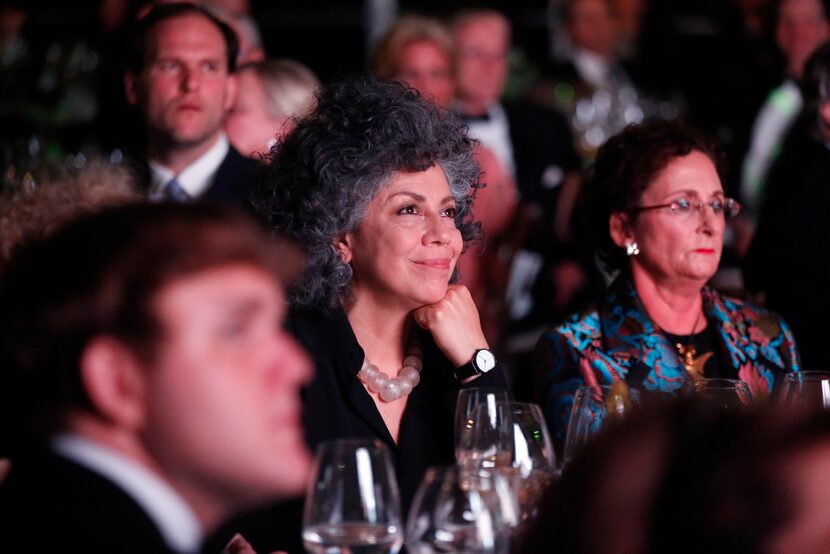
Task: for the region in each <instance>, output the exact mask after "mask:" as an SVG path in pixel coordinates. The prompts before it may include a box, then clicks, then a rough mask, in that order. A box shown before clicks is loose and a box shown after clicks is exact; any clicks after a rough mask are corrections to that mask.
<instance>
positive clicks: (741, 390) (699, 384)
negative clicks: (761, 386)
mask: <svg viewBox="0 0 830 554" xmlns="http://www.w3.org/2000/svg"><path fill="white" fill-rule="evenodd" d="M691 389H692V391H693V392H694V393H695V394H696V395H697V397H698V398H699V399H701V400H703V401H704V402H706V403H707V404H708V405H711V406H712V407H713V408H716V409H718V410H726V411H735V410H749V409H751V408H752V407H753V406H754V400H753V398H752V393H751V392H750V390H749V385H747V384H746V383H744V382H743V381H740V380H738V379H718V378H713V379H695V380H693V381H692V382H691Z"/></svg>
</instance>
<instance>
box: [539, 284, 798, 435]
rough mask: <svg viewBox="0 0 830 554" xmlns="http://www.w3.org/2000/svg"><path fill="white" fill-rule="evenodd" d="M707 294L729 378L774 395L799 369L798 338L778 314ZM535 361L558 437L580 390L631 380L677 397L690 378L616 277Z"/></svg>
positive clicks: (547, 340) (542, 343)
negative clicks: (785, 378) (781, 382)
mask: <svg viewBox="0 0 830 554" xmlns="http://www.w3.org/2000/svg"><path fill="white" fill-rule="evenodd" d="M702 294H703V306H704V312H705V314H706V319H707V321H708V324H709V325H710V326H714V327H713V330H714V331H715V332H714V336H715V337H716V339H715V340H716V342H718V343H719V344H718V346H719V347H720V348H719V351H720V354H721V356H720V358H719V360H720V363H721V364H725V365H727V366H731V370H732V371H731V372H728V373H731V375H729V376H730V377H732V378H736V379H741V380H742V381H745V382H746V383H747V384H748V385H749V388H750V390H751V391H752V393H753V396H755V397H756V398H757V397H759V396H768V395H769V394H770V393H771V391H772V390H773V387H774V385H775V383H776V382H777V381H778V380H779V379H780V377H781V376H782V375H783V374H785V373H787V372H790V371H798V370H799V357H798V351H797V350H796V345H795V339H794V338H793V334H792V331H790V328H789V327H788V326H787V324H786V323H785V322H784V321H783V320H782V319H781V318H780V317H778V316H777V315H775V314H774V313H772V312H769V311H767V310H764V309H761V308H757V307H755V306H752V305H751V304H746V303H744V302H741V301H739V300H735V299H731V298H726V297H723V296H721V295H720V294H718V293H717V292H715V291H714V290H713V289H710V288H704V289H703V291H702ZM534 360H535V361H534V374H535V379H536V386H535V390H536V392H537V395H538V401H539V402H540V404H541V405H542V407H543V410H544V412H545V417H546V419H547V420H548V425H550V427H551V430H552V431H553V432H554V434H555V435H556V436H557V438H558V439H560V440H561V439H562V438H564V435H565V430H566V428H567V423H568V418H569V416H570V409H571V406H572V404H573V397H574V393H575V392H576V389H577V388H578V387H579V386H581V385H585V384H600V385H602V384H610V383H612V382H614V381H625V382H626V383H627V384H628V386H629V387H632V388H637V389H641V390H644V391H655V392H662V393H670V394H676V393H677V392H679V391H680V389H682V388H683V386H684V385H685V384H686V382H687V381H688V379H689V376H688V373H687V372H686V369H685V368H684V367H683V364H682V363H681V360H680V357H679V356H678V354H677V351H676V349H675V348H674V346H673V345H672V343H671V342H670V341H669V339H668V338H667V337H666V335H665V334H664V333H663V331H662V330H660V328H659V327H657V325H656V324H655V323H654V322H653V321H652V320H651V318H650V317H649V315H648V314H647V313H646V311H645V308H644V307H643V305H642V303H641V302H640V300H639V298H638V296H637V292H636V291H635V290H634V287H633V285H632V284H631V282H630V281H629V280H628V279H626V278H620V279H617V280H616V281H615V282H614V284H612V286H611V287H610V289H609V291H608V292H607V293H606V295H605V297H604V298H603V299H602V300H601V301H600V302H599V303H598V304H597V305H596V306H594V307H592V308H589V309H588V310H587V311H585V312H583V313H581V314H576V315H573V316H571V317H570V318H568V319H567V321H565V323H563V324H561V325H559V326H558V327H555V328H552V329H549V330H548V331H546V332H545V333H544V334H543V335H542V337H541V338H540V339H539V342H538V344H537V345H536V352H535V356H534Z"/></svg>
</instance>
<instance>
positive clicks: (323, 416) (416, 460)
mask: <svg viewBox="0 0 830 554" xmlns="http://www.w3.org/2000/svg"><path fill="white" fill-rule="evenodd" d="M287 327H288V329H289V330H290V331H291V332H292V334H294V336H295V337H296V338H297V340H298V341H299V342H300V344H302V346H303V347H304V348H305V349H306V351H307V352H308V353H309V354H310V356H311V357H312V359H313V361H314V363H315V366H316V371H315V374H314V377H313V378H312V381H311V382H310V383H309V385H308V386H307V387H306V388H305V390H304V391H303V426H304V431H305V437H306V441H307V442H308V445H309V447H310V448H311V449H312V450H313V449H315V448H316V447H317V445H318V444H320V443H321V442H323V441H327V440H333V439H339V438H367V439H377V440H380V441H381V442H383V443H384V444H386V446H387V447H388V448H389V450H390V452H391V454H392V459H393V463H394V465H395V469H396V472H397V478H398V485H399V487H400V492H401V506H402V509H403V512H404V514H403V515H404V518H405V517H406V513H407V512H408V510H409V506H410V504H411V503H412V499H413V497H414V496H415V491H416V490H417V488H418V485H419V484H420V482H421V479H422V478H423V476H424V473H425V472H426V470H427V468H429V467H430V466H433V465H446V464H452V463H453V462H454V459H455V456H454V441H453V417H454V413H455V402H456V397H457V395H458V391H459V390H460V389H462V388H470V387H495V388H502V389H505V390H507V389H508V385H507V380H506V378H505V375H504V372H503V370H502V367H501V365H500V364H496V367H495V368H494V369H493V370H491V371H489V372H488V373H486V374H484V375H482V376H481V377H479V378H478V379H475V380H473V381H472V382H470V383H467V384H460V383H459V382H458V381H457V380H456V379H455V377H454V376H453V369H454V368H453V366H452V364H451V363H450V361H449V360H448V359H447V358H446V357H445V356H444V354H443V353H442V352H441V351H440V350H439V349H438V347H437V346H436V345H435V342H434V341H433V340H432V336H431V335H430V334H429V333H428V332H426V331H423V330H422V329H420V328H419V329H418V332H419V333H420V334H421V337H420V338H421V347H422V350H423V369H422V371H421V380H420V382H419V383H418V386H416V387H415V388H414V389H413V390H412V393H411V394H410V395H409V401H408V403H407V406H406V410H405V411H404V414H403V418H402V419H401V427H400V432H399V434H398V443H397V444H396V443H395V441H394V440H393V439H392V435H391V434H390V433H389V429H388V428H387V427H386V424H385V423H384V422H383V418H382V417H381V415H380V412H379V411H378V409H377V407H376V405H375V402H374V400H372V397H371V396H370V395H369V393H368V392H367V391H366V389H365V387H364V386H363V384H362V382H361V381H360V380H359V379H358V376H357V374H358V372H359V371H360V368H361V366H362V364H363V357H364V353H363V349H362V348H361V346H360V345H359V344H358V342H357V338H356V337H355V334H354V331H353V330H352V327H351V324H350V323H349V320H348V318H347V317H346V314H345V313H344V312H339V313H337V314H334V315H330V316H326V315H324V314H321V313H318V312H311V311H295V312H292V313H291V314H290V315H289V318H288V323H287ZM301 521H302V502H301V501H299V502H291V503H283V504H281V505H280V506H278V507H272V509H271V510H269V511H268V512H267V513H265V512H259V513H257V514H252V515H251V516H249V517H248V518H245V519H244V520H240V521H238V522H234V523H232V524H231V526H228V527H226V532H225V533H224V534H223V535H222V537H221V539H219V541H218V542H219V543H221V541H222V540H225V539H228V540H229V539H230V536H232V533H233V532H235V531H239V532H241V533H242V534H243V535H244V536H245V537H246V538H247V539H248V541H249V542H251V544H252V545H253V546H254V548H255V550H257V551H258V552H271V551H273V550H277V549H279V550H288V551H289V552H295V551H296V552H303V550H302V542H301V538H300V531H301ZM213 544H217V543H216V542H213Z"/></svg>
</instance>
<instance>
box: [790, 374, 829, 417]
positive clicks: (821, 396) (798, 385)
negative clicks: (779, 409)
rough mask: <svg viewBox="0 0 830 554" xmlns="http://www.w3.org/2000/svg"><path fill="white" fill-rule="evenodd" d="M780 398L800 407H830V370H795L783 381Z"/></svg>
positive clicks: (825, 408) (826, 408) (823, 408)
mask: <svg viewBox="0 0 830 554" xmlns="http://www.w3.org/2000/svg"><path fill="white" fill-rule="evenodd" d="M778 398H779V400H780V401H781V402H784V403H786V404H787V405H789V406H791V407H793V408H798V409H812V410H828V409H830V371H794V372H792V373H787V374H786V375H785V376H784V380H783V381H782V383H781V390H780V391H779V396H778Z"/></svg>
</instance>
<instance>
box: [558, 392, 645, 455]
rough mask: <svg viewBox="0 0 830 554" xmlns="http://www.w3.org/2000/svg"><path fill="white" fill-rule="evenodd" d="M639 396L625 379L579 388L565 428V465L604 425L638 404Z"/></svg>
mask: <svg viewBox="0 0 830 554" xmlns="http://www.w3.org/2000/svg"><path fill="white" fill-rule="evenodd" d="M639 401H640V396H639V393H638V392H637V391H636V390H635V389H629V388H628V387H627V386H626V384H625V383H624V382H622V381H617V382H615V383H613V384H611V385H584V386H581V387H579V388H578V389H576V393H575V394H574V403H573V406H572V407H571V416H570V419H569V420H568V428H567V431H566V432H565V453H564V455H563V460H562V467H563V468H564V467H567V465H568V464H569V463H570V462H571V460H573V457H574V455H575V454H576V453H577V452H578V451H579V450H580V449H581V448H582V447H583V446H584V445H585V444H586V443H587V442H588V441H589V440H590V439H591V437H593V436H594V435H595V434H597V433H598V432H599V430H600V429H602V428H603V427H604V426H607V425H613V424H614V422H616V421H619V420H620V419H622V418H623V417H625V416H626V415H627V414H628V413H630V412H631V411H632V410H633V409H634V408H635V407H636V406H637V404H639Z"/></svg>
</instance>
